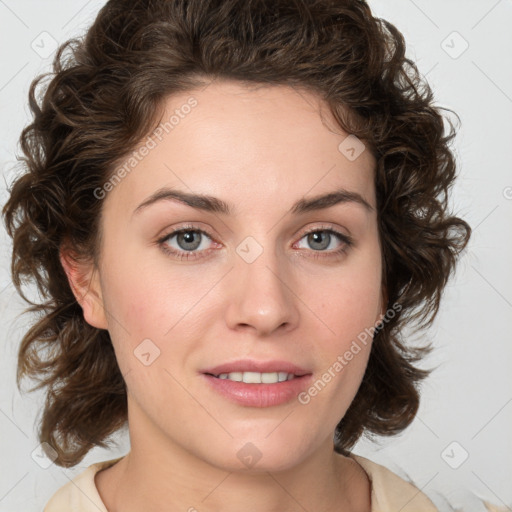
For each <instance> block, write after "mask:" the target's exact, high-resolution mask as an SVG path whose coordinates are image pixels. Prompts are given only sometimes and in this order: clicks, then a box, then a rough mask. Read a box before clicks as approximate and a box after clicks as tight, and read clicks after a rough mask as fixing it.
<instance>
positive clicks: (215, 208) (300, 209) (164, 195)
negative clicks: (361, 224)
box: [133, 188, 375, 215]
mask: <svg viewBox="0 0 512 512" xmlns="http://www.w3.org/2000/svg"><path fill="white" fill-rule="evenodd" d="M159 201H178V202H180V203H183V204H186V205H188V206H191V207H192V208H196V209H197V210H203V211H205V212H212V213H222V214H224V215H233V212H234V209H233V208H232V206H231V205H229V204H228V203H226V202H225V201H223V200H222V199H219V198H217V197H213V196H210V195H205V194H193V193H189V192H184V191H182V190H176V189H171V188H161V189H159V190H157V191H156V192H155V193H154V194H152V195H151V196H149V197H148V198H147V199H145V200H144V201H143V202H142V203H141V204H140V205H139V206H137V208H136V209H135V210H134V212H133V213H134V214H136V213H139V212H141V211H142V210H144V209H145V208H147V207H148V206H150V205H152V204H154V203H157V202H159ZM340 203H345V204H346V203H352V204H356V205H360V206H362V207H364V209H365V210H366V211H367V212H372V211H374V210H375V208H374V207H373V206H372V205H370V204H369V203H368V202H367V201H366V200H365V199H364V198H363V196H361V195H360V194H359V193H357V192H353V191H350V190H346V189H343V188H341V189H338V190H335V191H333V192H329V193H327V194H323V195H318V196H314V197H312V198H309V199H304V198H303V199H300V200H299V201H297V202H296V203H295V204H294V205H293V206H292V207H291V208H290V211H289V213H292V214H294V215H300V214H303V213H307V212H311V211H316V210H323V209H325V208H329V207H331V206H334V205H336V204H340Z"/></svg>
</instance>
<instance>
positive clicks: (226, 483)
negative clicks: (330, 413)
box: [96, 422, 370, 512]
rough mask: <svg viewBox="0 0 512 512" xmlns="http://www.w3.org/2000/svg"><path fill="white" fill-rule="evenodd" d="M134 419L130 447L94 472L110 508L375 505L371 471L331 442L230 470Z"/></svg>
mask: <svg viewBox="0 0 512 512" xmlns="http://www.w3.org/2000/svg"><path fill="white" fill-rule="evenodd" d="M129 425H130V440H131V451H130V452H129V453H128V454H127V455H126V456H125V457H124V458H123V459H122V460H121V461H119V462H118V463H117V464H115V465H114V466H112V467H111V468H109V469H106V470H104V471H102V472H99V473H97V475H96V486H97V488H98V491H99V493H100V496H101V498H102V500H103V502H104V503H105V506H106V507H107V510H108V511H109V512H121V511H122V512H132V511H139V510H152V511H154V512H164V511H165V512H171V511H172V512H174V511H187V512H213V511H220V510H222V512H239V511H240V510H244V509H245V510H251V512H274V511H275V512H277V511H282V510H287V511H289V512H304V511H311V510H322V511H325V512H334V511H340V510H343V511H347V512H352V511H354V512H355V511H356V510H357V511H363V510H364V511H370V483H369V480H368V477H367V475H366V473H365V472H364V470H362V468H361V466H359V464H357V462H355V461H354V460H353V459H352V458H349V457H344V456H342V455H339V454H337V453H336V452H334V450H333V445H332V441H330V442H329V440H326V442H325V443H323V444H322V446H321V447H320V448H319V449H317V450H316V451H315V452H314V453H312V454H310V455H309V456H307V457H305V458H304V459H302V460H301V462H300V464H296V465H294V466H293V467H291V468H287V469H282V470H276V471H258V470H256V469H254V468H253V469H251V470H246V471H229V470H226V469H223V468H221V467H218V466H215V465H213V464H210V463H208V462H206V461H204V460H202V459H200V458H199V457H197V456H195V455H194V454H193V453H191V452H189V451H186V450H185V449H183V447H182V446H179V445H177V444H175V443H173V442H172V441H170V440H169V438H168V437H166V436H164V434H163V433H162V432H161V431H154V432H151V435H148V431H147V428H146V427H147V425H144V427H145V428H144V429H142V428H138V427H141V425H139V424H137V422H131V423H130V422H129ZM143 433H144V435H142V434H143ZM163 447H165V449H163Z"/></svg>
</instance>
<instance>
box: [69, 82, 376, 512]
mask: <svg viewBox="0 0 512 512" xmlns="http://www.w3.org/2000/svg"><path fill="white" fill-rule="evenodd" d="M191 95H193V97H194V98H195V99H196V100H197V102H198V104H197V106H196V107H195V108H194V109H193V110H192V111H191V112H190V114H188V115H187V116H184V118H183V119H180V122H179V124H178V125H176V126H175V127H174V129H173V130H172V131H170V132H169V134H168V135H166V136H165V137H163V138H162V141H161V142H159V144H158V145H157V146H156V147H155V148H154V149H152V150H151V151H150V152H149V154H147V156H145V157H144V158H143V159H142V160H141V161H140V162H139V163H138V164H137V166H136V167H135V168H134V169H133V171H131V172H130V173H129V174H128V175H127V176H126V177H125V178H124V179H123V180H122V181H121V182H120V183H119V184H118V185H117V186H115V188H114V189H113V190H112V191H110V192H109V193H108V194H107V196H106V197H105V199H104V204H103V211H102V219H101V221H102V241H101V247H100V258H99V263H98V266H97V267H95V266H94V265H93V264H92V263H82V264H76V262H75V263H71V260H70V258H69V254H68V253H66V252H65V251H63V252H62V253H61V261H62V264H63V266H64V268H65V270H66V272H67V274H68V277H69V280H70V284H71V286H72V287H73V289H74V291H75V294H76V296H77V299H78V300H79V302H80V304H81V305H82V308H83V312H84V318H85V319H86V321H87V322H88V323H90V324H91V325H93V326H96V327H99V328H102V329H108V331H109V333H110V336H111V339H112V343H113V346H114V349H115V352H116V357H117V360H118V364H119V367H120V369H121V371H122V373H123V375H124V377H125V380H126V384H127V389H128V424H129V432H130V442H131V451H130V452H129V454H128V455H126V456H125V457H124V458H123V459H122V460H121V461H120V462H118V463H117V464H116V465H114V466H112V467H111V468H109V469H106V470H103V471H101V472H99V473H98V474H97V475H96V480H95V483H96V486H97V488H98V491H99V493H100V496H101V497H102V499H103V501H104V502H105V505H106V506H107V509H108V510H109V511H110V512H115V511H123V512H130V511H135V510H153V511H164V510H166V511H169V510H189V511H191V510H194V509H195V510H198V511H199V512H203V511H214V510H215V511H218V510H222V511H223V512H231V511H233V512H234V511H239V510H243V509H245V510H251V511H253V512H269V511H278V510H288V511H299V510H300V511H303V510H304V509H306V510H324V511H334V510H337V511H339V510H344V511H350V512H352V511H354V512H355V511H369V510H370V483H369V480H368V477H367V475H366V473H365V472H364V471H363V470H362V468H361V466H359V464H357V462H355V460H354V459H352V458H350V457H343V456H341V455H339V454H336V453H335V452H334V451H333V441H332V438H333V433H334V429H335V427H336V425H337V423H338V422H339V421H340V419H341V418H342V417H343V416H344V414H345V412H346V410H347V408H348V407H349V405H350V403H351V402H352V400H353V398H354V396H355V394H356V392H357V389H358V387H359V385H360V383H361V379H362V377H363V374H364V371H365V368H366V364H367V361H368V356H369V352H370V348H371V343H368V344H367V345H366V346H361V347H362V350H361V351H360V352H359V353H358V354H357V355H355V356H354V358H353V359H352V360H351V361H350V362H349V363H348V364H347V365H346V366H344V368H343V370H342V371H341V372H338V373H337V374H336V376H335V377H334V378H332V380H331V381H330V382H329V383H328V384H327V385H326V386H325V388H324V389H322V391H321V392H319V393H318V394H317V396H315V397H313V398H311V400H310V402H309V403H308V404H307V405H303V404H301V403H299V402H298V401H297V400H295V399H293V400H291V401H290V402H289V403H286V404H281V405H277V406H272V407H263V408H258V407H248V406H242V405H239V404H235V403H232V402H230V401H228V400H227V399H226V398H225V397H223V396H221V395H220V394H218V393H217V392H216V391H214V390H212V389H210V387H209V386H207V385H206V384H205V382H204V378H203V377H202V376H201V374H200V370H201V369H204V368H207V367H208V366H210V367H211V366H213V365H217V364H221V363H225V362H228V361H233V360H235V359H240V358H249V359H257V360H260V361H268V360H273V359H279V360H285V361H290V362H292V363H295V364H297V365H299V366H301V367H303V368H306V369H308V370H310V371H311V372H312V374H313V377H314V379H313V381H314V380H316V379H318V378H320V377H321V376H322V374H323V373H324V372H325V371H326V370H327V369H328V368H329V367H332V365H333V363H334V362H335V361H336V359H337V357H338V356H339V355H342V354H344V353H345V352H346V350H348V349H349V347H350V344H351V343H352V341H353V340H355V339H356V338H357V335H358V334H359V333H361V332H362V331H364V329H365V328H369V327H371V326H374V325H377V323H378V322H379V320H380V319H381V318H382V315H383V314H384V310H383V304H384V300H383V290H382V287H381V278H382V274H381V272H382V268H381V245H380V240H379V236H378V228H377V215H376V211H375V207H376V203H375V189H374V179H373V178H374V168H375V159H374V157H373V155H372V154H371V152H370V151H369V150H365V151H363V153H362V154H361V155H360V156H359V157H358V158H357V159H356V160H354V161H350V160H349V159H347V158H346V157H345V155H344V154H343V153H341V152H340V151H339V150H338V145H339V144H340V143H341V142H342V141H343V140H344V139H345V138H346V137H347V135H348V134H347V133H345V132H343V131H342V130H341V129H340V128H339V127H338V126H337V125H336V124H335V122H334V120H333V119H332V117H331V114H330V113H329V112H328V110H327V107H326V106H325V105H324V104H323V103H322V102H321V101H320V100H319V99H318V97H317V96H316V95H313V94H311V93H306V92H299V91H298V90H296V89H294V88H290V87H287V86H271V87H259V88H256V87H251V88H249V87H247V86H245V85H242V84H240V83H237V82H230V81H217V82H214V83H212V84H210V85H209V86H208V87H206V88H204V89H202V90H194V91H190V92H187V93H182V94H179V95H175V96H172V97H170V98H169V99H168V100H167V102H166V103H165V105H164V106H165V112H164V115H163V119H168V118H169V117H170V115H172V113H173V111H174V110H175V109H176V108H180V106H181V105H184V104H185V103H186V102H187V99H189V98H190V96H191ZM162 187H174V188H178V189H180V190H183V191H186V192H194V193H201V194H208V195H212V196H215V197H218V198H220V199H222V200H224V201H225V202H227V203H229V204H230V205H231V208H232V209H233V214H232V215H225V214H221V213H212V212H204V211H201V210H198V209H194V208H192V207H190V206H188V205H185V204H183V203H180V202H177V201H171V200H161V201H158V202H156V203H154V204H152V205H150V206H147V207H146V208H143V209H142V210H140V211H139V212H138V213H134V210H135V209H136V208H137V206H139V205H140V204H141V203H142V202H144V201H145V200H146V199H147V198H148V197H149V196H151V194H153V193H154V192H155V191H157V190H159V189H161V188H162ZM339 188H345V189H347V190H350V191H353V192H357V193H358V194H360V195H361V196H362V197H363V198H364V199H365V200H366V201H367V202H368V203H369V204H370V205H371V206H372V207H373V210H369V209H365V208H364V207H363V206H361V205H360V204H358V203H355V202H344V203H338V204H336V205H334V206H331V207H329V208H325V209H322V210H318V211H310V212H307V213H302V214H300V215H296V214H292V213H289V210H290V208H291V206H292V205H293V204H294V203H295V202H296V201H298V200H300V199H303V198H306V199H307V198H311V197H313V196H316V195H320V194H325V193H328V192H331V191H335V190H337V189H339ZM185 223H186V224H188V223H192V224H193V227H194V229H200V230H205V231H206V232H207V233H209V235H211V238H209V237H208V235H202V234H197V233H196V237H198V238H197V239H199V238H200V239H201V245H200V247H199V248H198V249H195V255H196V256H199V257H196V259H188V260H187V259H184V260H179V259H178V258H177V257H175V256H171V255H169V254H166V253H165V252H164V250H163V247H164V246H167V247H171V248H173V249H175V250H176V251H180V252H181V253H186V252H187V251H186V250H185V249H184V248H183V247H184V246H183V241H182V242H181V245H180V244H179V243H178V240H177V238H178V237H177V236H174V237H171V238H168V239H167V240H166V241H165V242H163V243H160V244H159V243H158V242H157V240H159V239H161V238H162V237H163V236H164V235H166V234H169V233H171V231H172V230H174V229H178V228H181V227H182V226H183V224H185ZM313 228H315V229H317V230H318V231H320V232H322V230H325V229H329V228H331V229H335V230H336V231H339V232H340V233H343V234H344V235H349V236H350V237H352V239H353V242H354V243H353V245H352V246H350V247H345V248H346V252H344V253H342V254H339V255H336V254H335V251H336V250H337V249H340V248H343V247H344V246H345V242H344V241H343V240H340V239H338V238H337V237H336V236H335V235H331V242H330V243H329V246H328V247H327V248H322V247H321V244H320V243H319V242H317V243H316V244H315V242H314V240H313V241H312V240H309V241H308V236H307V235H305V234H304V232H305V231H306V230H308V229H313ZM320 234H321V233H320ZM249 236H250V237H253V238H254V239H255V240H256V241H257V243H258V244H259V245H260V246H261V248H262V249H263V252H262V253H261V254H260V255H259V256H258V257H257V258H256V259H255V261H253V262H252V263H248V262H247V261H246V260H244V259H243V258H242V257H241V256H240V255H239V254H238V253H237V252H236V249H237V247H238V246H239V245H240V244H241V242H243V241H244V240H245V239H246V237H249ZM319 247H320V248H319ZM251 250H253V249H251ZM200 256H203V257H200ZM315 256H318V257H315ZM145 339H149V340H151V343H153V344H154V346H157V347H158V349H159V350H160V355H159V357H157V358H156V359H155V360H154V361H153V362H152V363H151V364H150V365H149V366H146V365H144V364H142V363H141V361H140V360H139V359H138V358H137V357H136V356H135V355H134V350H135V349H136V348H137V347H138V346H139V344H140V343H141V342H142V341H143V340H145ZM151 347H153V345H151ZM249 442H250V443H252V444H253V445H255V446H256V447H257V450H258V451H259V453H260V454H261V458H260V460H259V461H258V462H257V463H256V464H255V465H254V466H252V467H248V466H246V465H244V463H243V462H242V461H241V460H240V459H239V457H238V456H237V452H238V451H239V450H240V449H241V448H242V447H244V445H246V443H249Z"/></svg>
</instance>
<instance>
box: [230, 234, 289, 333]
mask: <svg viewBox="0 0 512 512" xmlns="http://www.w3.org/2000/svg"><path fill="white" fill-rule="evenodd" d="M271 239H272V237H271V236H268V237H266V238H265V243H264V244H261V243H259V242H258V241H257V240H256V239H255V238H254V237H251V236H249V237H247V238H245V239H244V240H243V241H242V242H241V243H240V244H239V245H238V246H237V248H236V257H235V263H234V269H233V272H232V276H231V279H232V282H231V285H232V286H233V288H232V293H231V294H230V297H231V298H230V304H229V307H228V317H227V322H228V323H229V325H230V327H231V328H237V327H239V326H241V325H243V326H252V327H253V328H254V329H256V330H257V331H259V332H260V333H261V334H269V333H271V332H272V331H274V330H276V329H278V328H279V327H281V326H283V325H285V326H286V327H287V328H288V329H290V328H292V327H293V326H294V325H295V324H296V323H297V321H298V310H297V303H296V300H295V296H294V294H293V290H292V288H293V283H290V282H288V281H289V280H290V279H289V275H290V274H289V273H288V272H286V271H284V270H285V263H286V262H285V259H284V258H283V257H282V255H281V256H280V255H279V251H276V250H275V248H274V246H273V242H272V241H271ZM231 285H230V286H231Z"/></svg>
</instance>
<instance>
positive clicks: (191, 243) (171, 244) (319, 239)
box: [157, 226, 353, 260]
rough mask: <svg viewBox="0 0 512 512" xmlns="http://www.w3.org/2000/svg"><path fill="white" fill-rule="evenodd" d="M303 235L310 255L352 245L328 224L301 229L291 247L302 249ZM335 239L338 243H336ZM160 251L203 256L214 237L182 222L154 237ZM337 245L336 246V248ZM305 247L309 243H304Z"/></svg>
mask: <svg viewBox="0 0 512 512" xmlns="http://www.w3.org/2000/svg"><path fill="white" fill-rule="evenodd" d="M303 239H306V243H307V244H308V245H309V248H310V249H311V250H310V251H306V252H309V253H311V255H312V257H313V258H329V257H330V258H333V257H334V258H336V257H339V256H341V255H342V254H344V253H346V252H347V251H348V249H349V248H350V247H351V246H352V245H353V240H352V238H351V237H349V236H348V235H345V234H343V233H340V232H338V231H336V230H335V229H332V228H331V227H316V228H314V229H311V230H309V231H307V232H306V233H304V234H303V235H302V237H301V239H300V241H299V242H297V243H296V244H294V246H293V247H294V248H299V249H304V247H303V246H301V241H302V240H303ZM336 240H337V241H338V244H336ZM157 243H158V245H159V246H160V247H161V249H162V251H164V252H165V253H166V254H168V255H170V256H172V257H173V258H177V259H179V260H192V259H196V260H197V259H200V258H204V257H206V256H207V255H208V254H209V253H210V252H211V250H212V248H211V247H210V246H211V245H212V244H215V245H217V246H218V245H219V244H217V243H216V242H214V241H213V237H212V236H211V235H210V234H209V233H207V232H206V231H204V230H202V229H199V228H197V227H194V226H182V227H180V228H179V229H176V230H174V231H171V232H170V233H167V234H166V235H165V236H163V237H162V238H160V239H159V240H158V241H157ZM336 247H338V248H336ZM305 249H308V247H305Z"/></svg>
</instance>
